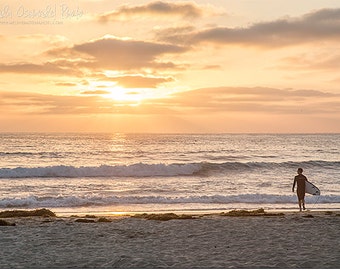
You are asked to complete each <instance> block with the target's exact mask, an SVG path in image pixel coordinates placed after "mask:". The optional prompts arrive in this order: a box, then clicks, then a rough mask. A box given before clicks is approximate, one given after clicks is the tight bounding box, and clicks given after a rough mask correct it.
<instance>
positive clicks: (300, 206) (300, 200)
mask: <svg viewBox="0 0 340 270" xmlns="http://www.w3.org/2000/svg"><path fill="white" fill-rule="evenodd" d="M299 208H300V212H301V211H302V209H301V200H299Z"/></svg>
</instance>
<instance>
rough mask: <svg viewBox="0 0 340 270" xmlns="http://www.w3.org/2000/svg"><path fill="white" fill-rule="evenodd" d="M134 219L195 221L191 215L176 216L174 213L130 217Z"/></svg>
mask: <svg viewBox="0 0 340 270" xmlns="http://www.w3.org/2000/svg"><path fill="white" fill-rule="evenodd" d="M132 217H134V218H142V219H148V220H159V221H168V220H171V219H195V218H196V217H194V216H192V215H176V214H174V213H165V214H146V213H144V214H136V215H134V216H132Z"/></svg>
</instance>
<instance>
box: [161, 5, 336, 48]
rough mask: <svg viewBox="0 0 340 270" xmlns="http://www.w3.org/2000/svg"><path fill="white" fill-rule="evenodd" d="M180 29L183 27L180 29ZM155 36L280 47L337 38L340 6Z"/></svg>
mask: <svg viewBox="0 0 340 270" xmlns="http://www.w3.org/2000/svg"><path fill="white" fill-rule="evenodd" d="M182 30H183V29H182ZM157 37H158V38H160V39H161V40H166V41H167V42H170V41H171V42H174V43H176V44H178V43H179V42H181V44H198V43H202V42H208V43H214V44H225V45H233V44H237V45H245V46H260V47H266V48H268V47H283V46H288V45H296V44H303V43H306V42H319V41H327V40H333V41H338V40H340V9H322V10H318V11H315V12H312V13H308V14H306V15H304V16H302V17H300V18H284V19H279V20H276V21H271V22H260V23H256V24H253V25H251V26H249V27H244V28H229V27H213V28H209V29H204V30H197V31H193V30H192V29H187V31H186V32H185V33H182V32H179V33H177V34H176V33H174V34H171V32H169V30H164V32H163V33H161V32H159V33H157Z"/></svg>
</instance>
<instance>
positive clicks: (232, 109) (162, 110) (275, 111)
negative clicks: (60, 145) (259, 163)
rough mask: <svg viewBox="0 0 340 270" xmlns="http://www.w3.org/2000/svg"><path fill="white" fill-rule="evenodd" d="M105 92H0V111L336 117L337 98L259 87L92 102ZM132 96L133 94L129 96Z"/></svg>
mask: <svg viewBox="0 0 340 270" xmlns="http://www.w3.org/2000/svg"><path fill="white" fill-rule="evenodd" d="M98 94H107V92H106V91H101V90H97V91H85V92H83V93H82V95H80V96H79V95H78V96H56V95H46V94H45V95H44V94H37V93H9V92H5V93H4V92H3V93H1V92H0V100H1V102H2V104H1V108H0V111H1V112H2V113H6V114H13V113H14V114H23V113H26V114H38V115H40V114H41V115H68V114H74V115H93V114H112V115H117V114H131V115H134V114H135V115H138V114H142V115H147V114H150V115H151V114H152V115H172V116H184V115H187V116H188V115H195V116H199V115H226V116H227V115H229V114H233V113H236V114H248V115H252V116H254V115H256V114H257V113H260V114H265V115H288V116H294V115H305V116H308V115H328V116H329V117H333V116H334V115H338V112H339V111H340V95H339V94H332V93H327V92H323V91H317V90H303V89H300V90H289V89H276V88H265V87H255V88H247V87H218V88H204V89H196V90H192V91H187V92H179V93H176V94H173V95H172V96H168V97H166V98H159V99H152V100H144V101H143V102H142V103H141V104H140V105H138V106H129V105H131V104H129V103H122V102H118V101H114V100H113V99H109V98H104V97H101V96H98ZM130 94H134V92H130Z"/></svg>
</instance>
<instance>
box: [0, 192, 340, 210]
mask: <svg viewBox="0 0 340 270" xmlns="http://www.w3.org/2000/svg"><path fill="white" fill-rule="evenodd" d="M316 202H317V203H318V204H329V203H340V196H339V195H324V196H308V197H306V203H307V204H308V203H316ZM237 203H247V204H291V203H296V196H295V195H271V194H241V195H211V196H208V195H206V196H183V197H167V196H108V197H103V196H93V195H92V196H57V197H38V196H28V197H25V198H4V199H1V200H0V208H18V207H27V208H34V207H89V206H114V205H129V204H141V205H143V204H237Z"/></svg>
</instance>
